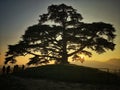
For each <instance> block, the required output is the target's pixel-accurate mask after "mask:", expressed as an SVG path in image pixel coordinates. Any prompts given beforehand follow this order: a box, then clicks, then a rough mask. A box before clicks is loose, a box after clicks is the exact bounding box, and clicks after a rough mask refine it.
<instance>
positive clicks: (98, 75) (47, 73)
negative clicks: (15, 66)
mask: <svg viewBox="0 0 120 90" xmlns="http://www.w3.org/2000/svg"><path fill="white" fill-rule="evenodd" d="M16 75H19V76H22V77H30V78H37V79H38V78H39V79H41V78H42V79H49V80H55V81H65V82H77V83H93V84H118V85H119V82H120V77H117V76H116V75H114V74H110V73H107V72H104V71H100V70H98V69H95V68H89V67H83V66H77V65H46V66H39V67H32V68H28V69H26V70H25V71H23V72H22V73H17V74H16Z"/></svg>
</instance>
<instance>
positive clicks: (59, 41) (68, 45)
mask: <svg viewBox="0 0 120 90" xmlns="http://www.w3.org/2000/svg"><path fill="white" fill-rule="evenodd" d="M82 19H83V18H82V16H81V14H80V13H77V10H76V9H74V8H72V7H71V6H67V5H65V4H60V5H51V6H49V7H48V13H46V14H43V15H40V20H39V23H38V24H37V25H33V26H30V27H28V29H27V30H26V31H25V34H24V35H23V36H22V40H21V41H20V42H19V43H18V44H16V45H9V51H8V52H7V54H6V56H7V57H6V60H5V63H7V62H8V61H10V62H11V63H15V62H16V59H15V58H16V57H17V56H25V55H27V54H32V55H33V57H32V58H30V61H29V62H28V65H30V64H40V63H48V62H49V61H50V60H55V61H56V62H57V63H63V64H67V63H69V62H68V57H70V56H71V57H72V58H73V59H74V60H76V59H77V58H78V57H80V56H79V54H85V55H87V56H89V57H91V56H92V53H91V52H90V51H88V49H91V50H92V51H95V52H97V53H104V52H106V50H109V49H110V50H114V47H115V44H114V43H113V40H114V38H115V34H114V32H115V29H114V28H113V26H112V25H111V24H107V23H104V22H94V23H83V22H81V20H82ZM50 22H54V25H51V24H50Z"/></svg>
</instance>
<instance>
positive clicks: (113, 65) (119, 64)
mask: <svg viewBox="0 0 120 90" xmlns="http://www.w3.org/2000/svg"><path fill="white" fill-rule="evenodd" d="M73 64H77V65H82V66H88V67H93V68H108V69H120V59H110V60H108V61H106V62H100V61H95V60H86V61H85V62H84V63H81V62H74V63H73Z"/></svg>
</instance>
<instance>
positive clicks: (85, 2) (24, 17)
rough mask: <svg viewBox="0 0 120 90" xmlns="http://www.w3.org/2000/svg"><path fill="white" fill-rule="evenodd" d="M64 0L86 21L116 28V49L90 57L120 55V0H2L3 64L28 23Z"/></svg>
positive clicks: (0, 44)
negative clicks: (9, 46)
mask: <svg viewBox="0 0 120 90" xmlns="http://www.w3.org/2000/svg"><path fill="white" fill-rule="evenodd" d="M61 3H65V4H67V5H71V6H73V8H75V9H77V10H78V12H80V13H81V14H82V16H83V18H84V19H83V21H84V22H101V21H103V22H105V23H111V24H113V26H114V27H115V28H116V34H117V37H116V39H115V43H116V44H117V45H116V49H115V50H114V51H113V52H111V51H108V52H107V53H104V54H101V55H98V54H95V53H93V57H92V58H91V60H101V61H104V60H108V59H111V58H120V55H119V54H120V40H119V39H120V5H119V4H120V0H0V53H1V54H0V65H1V64H2V63H3V60H4V58H5V56H4V55H5V52H6V51H7V50H8V49H7V48H8V45H12V44H16V43H17V42H18V41H19V40H20V37H21V35H23V34H24V32H25V30H26V29H27V27H28V26H31V25H33V24H36V23H38V19H39V15H41V14H43V13H46V12H47V7H48V6H49V5H51V4H61ZM21 62H22V60H21Z"/></svg>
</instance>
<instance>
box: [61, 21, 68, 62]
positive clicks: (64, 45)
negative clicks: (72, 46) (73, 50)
mask: <svg viewBox="0 0 120 90" xmlns="http://www.w3.org/2000/svg"><path fill="white" fill-rule="evenodd" d="M62 40H63V53H62V60H61V62H60V63H61V64H68V63H69V62H68V54H67V40H66V30H65V23H63V36H62Z"/></svg>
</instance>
